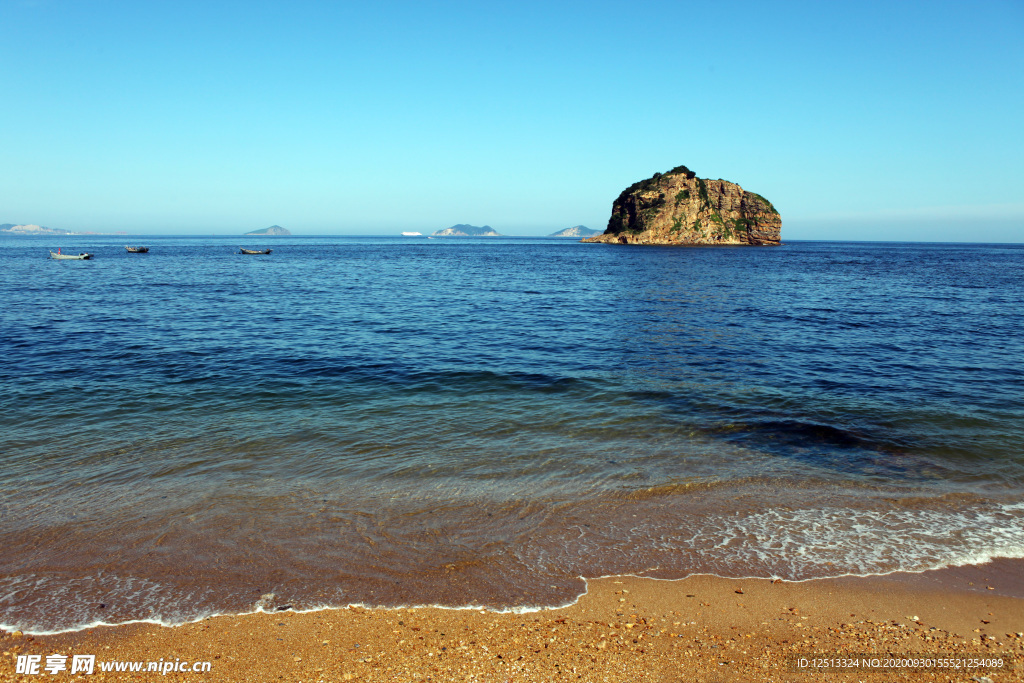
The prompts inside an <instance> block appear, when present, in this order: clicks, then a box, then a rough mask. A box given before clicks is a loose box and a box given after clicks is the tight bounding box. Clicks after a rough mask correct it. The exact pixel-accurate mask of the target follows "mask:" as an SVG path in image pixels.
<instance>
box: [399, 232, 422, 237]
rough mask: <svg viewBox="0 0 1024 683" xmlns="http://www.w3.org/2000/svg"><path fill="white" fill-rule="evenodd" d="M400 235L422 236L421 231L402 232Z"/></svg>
mask: <svg viewBox="0 0 1024 683" xmlns="http://www.w3.org/2000/svg"><path fill="white" fill-rule="evenodd" d="M402 237H423V233H422V232H403V233H402Z"/></svg>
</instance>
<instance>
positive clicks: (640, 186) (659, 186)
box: [583, 166, 782, 245]
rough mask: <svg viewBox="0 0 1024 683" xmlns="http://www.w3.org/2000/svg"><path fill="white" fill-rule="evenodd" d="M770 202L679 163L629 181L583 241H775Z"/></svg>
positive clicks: (778, 220)
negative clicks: (603, 223)
mask: <svg viewBox="0 0 1024 683" xmlns="http://www.w3.org/2000/svg"><path fill="white" fill-rule="evenodd" d="M781 238H782V217H781V216H780V215H779V212H778V211H776V210H775V207H774V206H772V203H771V202H770V201H768V200H767V199H765V198H764V197H762V196H761V195H759V194H757V193H755V192H748V191H746V190H744V189H743V188H742V187H740V186H739V185H737V184H736V183H731V182H729V181H727V180H722V179H721V178H719V179H718V180H707V179H704V178H698V177H697V174H696V173H694V172H693V171H691V170H690V169H688V168H686V167H685V166H676V167H675V168H673V169H672V170H671V171H668V172H667V173H655V174H654V176H652V177H650V178H648V179H646V180H641V181H640V182H638V183H633V184H632V185H630V186H629V187H627V188H626V189H625V190H623V191H622V194H620V195H619V198H618V199H616V200H615V202H614V203H613V204H612V216H611V218H610V219H608V229H607V230H605V231H604V233H603V234H601V235H598V236H597V237H588V238H586V239H584V240H583V241H584V242H607V243H611V244H749V245H776V244H781V242H780V240H781Z"/></svg>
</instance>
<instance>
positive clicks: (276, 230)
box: [245, 225, 292, 236]
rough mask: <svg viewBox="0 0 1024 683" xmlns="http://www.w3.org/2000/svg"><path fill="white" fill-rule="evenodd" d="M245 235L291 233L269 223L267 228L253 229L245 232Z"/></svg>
mask: <svg viewBox="0 0 1024 683" xmlns="http://www.w3.org/2000/svg"><path fill="white" fill-rule="evenodd" d="M245 234H246V235H277V236H280V235H290V234H292V233H291V232H289V231H288V230H286V229H284V228H282V227H281V226H280V225H271V226H270V227H269V228H263V229H262V230H253V231H252V232H247V233H245Z"/></svg>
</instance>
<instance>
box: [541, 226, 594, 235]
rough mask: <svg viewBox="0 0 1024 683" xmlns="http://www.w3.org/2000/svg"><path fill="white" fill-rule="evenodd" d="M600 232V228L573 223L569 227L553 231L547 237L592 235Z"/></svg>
mask: <svg viewBox="0 0 1024 683" xmlns="http://www.w3.org/2000/svg"><path fill="white" fill-rule="evenodd" d="M600 234H601V231H600V230H591V229H590V228H588V227H587V226H585V225H574V226H572V227H571V228H566V229H565V230H559V231H558V232H553V233H551V234H550V235H548V237H593V236H594V235H600Z"/></svg>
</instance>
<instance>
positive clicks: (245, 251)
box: [239, 247, 271, 254]
mask: <svg viewBox="0 0 1024 683" xmlns="http://www.w3.org/2000/svg"><path fill="white" fill-rule="evenodd" d="M239 249H241V250H242V251H241V253H243V254H269V253H270V252H271V250H270V249H246V248H245V247H239Z"/></svg>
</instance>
